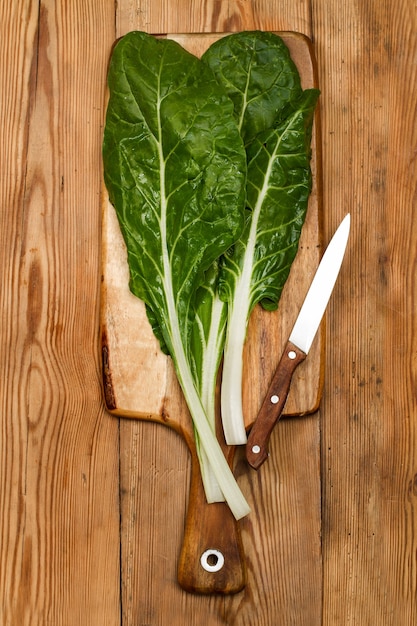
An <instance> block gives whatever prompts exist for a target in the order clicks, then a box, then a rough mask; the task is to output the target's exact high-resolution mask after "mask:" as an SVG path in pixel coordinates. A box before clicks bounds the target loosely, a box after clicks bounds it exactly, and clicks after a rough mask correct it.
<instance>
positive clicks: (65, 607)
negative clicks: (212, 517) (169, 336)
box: [0, 0, 417, 626]
mask: <svg viewBox="0 0 417 626" xmlns="http://www.w3.org/2000/svg"><path fill="white" fill-rule="evenodd" d="M0 18H1V19H0V29H1V37H0V59H1V61H0V63H1V65H0V68H1V69H0V114H1V122H0V129H1V135H0V139H1V141H0V176H1V186H0V198H1V202H0V223H1V230H0V232H1V237H2V246H1V248H0V259H1V262H0V267H1V283H0V300H1V312H2V313H1V325H0V339H1V361H0V364H1V373H0V402H1V404H0V406H1V430H0V445H1V448H0V477H1V479H0V590H1V597H0V624H1V625H2V626H38V625H39V626H49V625H50V626H64V625H65V626H79V625H82V626H119V625H120V626H128V625H129V626H206V625H209V626H216V625H221V624H230V625H237V626H290V625H294V626H319V625H320V626H321V625H323V626H339V625H340V626H345V625H348V624H352V625H353V624H357V625H358V626H367V625H369V626H387V625H391V624H392V625H395V626H412V625H414V624H415V623H416V621H417V593H416V590H417V398H416V392H417V381H416V377H417V312H416V311H417V309H416V306H415V304H414V298H415V297H417V296H416V290H417V283H416V271H417V269H416V258H417V255H416V250H417V230H416V228H415V225H414V220H413V218H414V213H415V209H416V204H417V169H416V157H417V115H416V110H417V108H416V100H417V36H416V35H417V9H416V2H415V0H368V1H366V2H365V1H364V2H355V1H354V0H345V1H344V2H340V0H299V1H298V2H293V1H290V0H276V1H273V0H257V1H255V0H253V1H251V0H235V1H233V0H230V1H227V0H207V1H203V0H200V1H198V2H197V1H194V0H188V1H186V0H172V1H171V2H162V0H119V1H118V2H117V3H115V2H114V1H113V0H95V1H94V2H91V1H88V0H69V1H66V0H39V2H33V1H31V0H11V1H9V2H2V3H1V7H0ZM253 28H257V29H263V30H278V31H282V30H288V31H299V32H302V33H304V34H306V35H308V36H309V37H310V38H311V39H312V40H313V42H314V46H315V51H316V56H317V61H318V73H319V83H320V88H321V91H322V95H321V103H320V106H321V121H322V148H323V239H324V241H325V242H327V241H328V239H329V238H330V235H331V233H332V232H333V231H334V229H335V227H336V226H337V224H338V223H339V221H340V220H341V218H342V217H343V215H344V214H345V213H346V212H347V211H350V212H351V215H352V231H351V240H350V246H349V250H348V253H347V257H346V260H345V263H344V265H343V268H342V273H341V277H340V280H339V282H338V283H337V286H336V289H335V292H334V296H333V298H332V300H331V303H330V306H329V309H328V314H327V326H326V338H327V350H326V358H325V383H324V391H323V398H322V402H321V407H320V410H319V412H317V413H315V414H314V415H312V416H309V417H305V418H301V419H297V420H286V421H284V422H282V423H281V424H280V428H279V430H278V429H277V431H275V432H274V436H273V441H272V444H271V445H272V447H273V457H272V459H271V462H268V468H267V470H265V471H264V472H263V474H262V480H261V479H260V477H259V474H256V473H252V474H250V475H248V473H247V472H246V470H245V469H244V468H243V465H242V464H238V466H237V473H238V474H239V480H240V482H241V484H242V488H243V489H244V490H245V493H246V494H247V496H248V498H249V499H250V500H251V502H252V504H253V506H254V511H253V513H252V514H251V515H250V516H249V517H247V518H245V520H243V522H242V540H243V543H244V548H245V552H246V554H247V566H248V584H247V586H246V589H245V590H244V591H242V592H241V593H239V594H237V595H234V596H229V597H221V596H209V597H207V596H197V595H192V594H188V593H186V592H184V591H183V590H181V589H180V588H179V587H178V585H177V582H176V564H177V559H178V554H179V550H180V545H181V539H182V533H183V526H184V517H185V510H186V505H187V498H188V488H189V480H190V460H189V455H188V452H187V449H186V447H185V444H184V443H183V442H182V441H181V440H180V438H179V437H178V436H177V435H176V434H175V433H173V432H170V431H168V430H167V429H165V428H162V427H160V426H159V425H152V424H148V423H145V424H144V423H141V422H138V421H135V420H124V419H117V418H115V417H113V416H110V415H109V414H108V413H107V412H106V411H105V408H104V404H103V400H102V390H101V364H100V355H99V330H98V329H99V294H100V271H101V264H100V259H101V243H100V220H101V198H100V191H101V180H102V172H101V157H100V152H101V137H102V130H103V118H104V101H105V82H106V69H107V63H108V59H109V54H110V50H111V46H112V44H113V42H114V40H115V38H116V37H118V36H120V35H122V34H124V33H126V32H127V31H129V30H132V29H140V30H146V31H148V32H150V33H165V32H183V33H190V32H227V31H237V30H244V29H253Z"/></svg>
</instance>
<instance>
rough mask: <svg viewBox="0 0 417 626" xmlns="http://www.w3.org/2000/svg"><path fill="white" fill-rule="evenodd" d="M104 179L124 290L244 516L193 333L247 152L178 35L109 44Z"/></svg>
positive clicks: (238, 213) (221, 99) (230, 229)
mask: <svg viewBox="0 0 417 626" xmlns="http://www.w3.org/2000/svg"><path fill="white" fill-rule="evenodd" d="M108 82H109V89H110V98H109V103H108V110H107V117H106V127H105V132H104V141H103V160H104V171H105V182H106V186H107V189H108V191H109V197H110V200H111V202H112V204H113V205H114V206H115V208H116V212H117V216H118V219H119V223H120V227H121V230H122V233H123V236H124V239H125V242H126V246H127V254H128V263H129V270H130V289H131V291H132V292H133V293H134V294H135V295H136V296H138V297H139V298H141V299H142V300H143V301H144V302H145V303H146V306H147V309H148V314H149V317H150V319H151V321H152V325H153V327H154V329H155V331H156V334H157V336H158V337H159V338H161V339H162V340H163V344H162V345H163V346H164V348H165V349H167V350H168V351H169V353H170V355H171V356H172V359H173V362H174V365H175V368H176V372H177V375H178V379H179V382H180V384H181V387H182V390H183V392H184V396H185V398H186V401H187V404H188V406H189V409H190V412H191V415H192V418H193V423H194V427H195V430H196V433H197V437H198V442H199V446H201V447H202V449H203V450H204V454H205V456H206V457H207V459H208V461H209V463H210V466H211V469H212V471H213V473H214V475H215V478H216V480H217V482H218V484H219V487H220V490H221V492H222V493H223V495H224V497H225V499H226V501H227V502H228V504H229V506H230V508H231V509H232V511H233V513H234V515H235V517H236V518H237V519H239V518H240V517H242V516H243V515H246V514H247V513H248V512H249V507H248V505H247V503H246V501H245V499H244V497H243V495H242V493H241V492H240V490H239V488H238V486H237V483H236V481H235V479H234V477H233V474H232V472H231V470H230V468H229V466H228V464H227V461H226V459H225V457H224V455H223V453H222V450H221V448H220V445H219V443H218V441H217V439H216V437H215V433H214V431H213V428H212V426H211V424H210V422H209V420H208V419H207V413H206V410H205V407H204V404H203V401H202V398H201V396H200V391H201V384H199V382H200V383H201V382H202V381H199V379H198V377H199V375H200V374H199V372H202V371H203V369H201V368H200V365H199V364H198V363H202V362H203V360H202V359H201V358H200V357H199V356H198V355H197V356H196V355H195V354H194V355H193V356H191V353H190V344H191V343H193V346H194V350H197V351H198V350H199V347H198V343H196V342H192V340H191V331H192V327H193V324H194V320H195V312H196V309H197V308H198V305H197V303H196V300H195V298H196V294H197V293H198V292H199V289H200V287H201V285H202V284H203V283H204V279H205V276H206V273H207V271H208V270H209V268H210V267H211V266H212V264H213V263H214V262H215V260H216V259H217V258H218V257H219V256H221V255H222V254H224V252H225V251H226V250H227V249H228V248H229V247H230V246H231V244H233V242H234V241H235V240H236V238H237V237H238V235H239V234H240V232H241V230H242V228H243V220H244V201H245V177H246V159H245V151H244V147H243V143H242V139H241V137H240V135H239V131H238V129H237V127H236V123H235V120H234V117H233V105H232V102H231V101H230V99H229V97H228V96H227V95H226V93H225V91H224V89H223V88H222V87H221V86H219V84H218V83H217V81H216V80H215V78H214V76H213V74H212V72H211V70H210V69H209V68H208V67H207V66H206V65H205V64H203V63H202V62H201V61H200V60H198V59H197V58H196V57H194V56H193V55H191V54H189V53H188V52H186V51H185V50H184V49H183V48H181V47H180V46H179V45H178V44H176V43H175V42H173V41H169V40H163V39H161V40H158V39H156V38H154V37H151V36H149V35H147V34H145V33H141V32H132V33H129V34H128V35H126V36H125V37H123V38H122V39H121V40H120V41H119V42H118V44H117V45H116V46H115V48H114V51H113V55H112V59H111V63H110V68H109V77H108Z"/></svg>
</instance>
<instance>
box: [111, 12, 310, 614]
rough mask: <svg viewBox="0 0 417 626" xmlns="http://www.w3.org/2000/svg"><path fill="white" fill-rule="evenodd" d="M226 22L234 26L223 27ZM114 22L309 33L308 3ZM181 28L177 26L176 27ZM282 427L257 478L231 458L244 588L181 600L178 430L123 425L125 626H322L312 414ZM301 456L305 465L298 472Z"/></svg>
mask: <svg viewBox="0 0 417 626" xmlns="http://www.w3.org/2000/svg"><path fill="white" fill-rule="evenodd" d="M243 9H244V11H245V12H246V13H245V15H246V17H245V20H246V21H245V20H244V19H243V18H242V10H243ZM248 11H250V12H251V17H250V19H249V18H248V17H247V12H248ZM226 15H228V16H229V17H233V19H231V20H229V21H228V20H227V17H225V16H226ZM155 16H158V18H157V19H155ZM178 16H180V17H178ZM252 18H253V19H252ZM117 23H118V25H119V32H118V34H120V35H121V34H123V33H124V32H127V31H128V30H132V29H134V28H140V29H143V30H147V31H148V32H174V30H177V31H180V32H183V33H186V32H202V31H206V32H207V31H224V30H237V29H239V28H253V27H259V28H264V29H265V30H266V29H270V30H283V29H285V30H298V31H303V32H305V33H306V34H307V35H309V34H310V30H309V28H310V20H309V4H308V3H307V2H304V3H301V4H297V5H296V6H294V5H293V3H292V4H291V6H290V5H288V6H285V7H283V8H282V12H281V13H280V14H279V15H278V14H277V12H276V10H275V7H274V6H272V3H271V2H263V3H258V5H257V8H256V11H255V10H254V7H253V5H252V3H244V4H243V3H237V2H235V3H234V2H224V3H223V2H222V3H221V4H220V3H204V4H201V3H198V6H197V3H194V2H191V3H187V4H186V6H185V5H184V4H183V3H178V6H177V4H175V6H174V5H170V7H169V8H168V7H166V6H163V5H162V4H160V3H148V2H141V3H140V4H138V3H130V2H121V3H119V5H118V19H117ZM178 24H179V25H180V26H181V28H174V27H177V26H178ZM281 426H282V428H281V429H280V433H279V435H278V434H277V435H276V436H275V435H274V436H273V441H272V447H273V450H272V453H273V455H274V459H275V460H276V461H275V462H274V463H271V464H270V467H269V468H268V473H267V475H263V477H262V479H261V480H260V479H259V474H256V473H253V474H251V475H249V476H248V475H247V472H246V470H245V471H243V469H242V463H241V462H240V461H238V464H237V473H238V474H239V480H240V481H241V483H242V486H243V488H244V490H245V492H246V493H248V494H249V499H250V500H251V502H252V504H253V503H256V504H255V505H254V504H253V505H254V513H253V514H251V516H250V518H248V520H250V521H249V522H247V523H246V522H245V525H243V526H242V536H243V539H244V544H245V546H244V547H245V553H246V554H247V555H248V570H249V571H248V585H247V588H246V590H245V591H244V592H242V593H240V594H237V595H235V596H232V597H229V598H221V597H220V596H213V597H205V596H199V595H195V594H189V593H185V592H184V591H182V590H181V589H180V588H179V587H178V585H177V583H176V570H175V567H174V565H173V564H174V562H175V560H176V559H177V558H178V554H179V550H180V541H181V534H182V532H183V522H184V518H185V511H186V507H187V502H188V489H189V480H190V459H189V457H188V454H187V450H186V447H185V446H184V445H181V443H180V442H181V440H180V439H179V438H178V436H177V435H176V434H175V433H173V432H169V431H168V430H167V429H165V428H160V427H159V426H158V425H154V424H149V423H142V422H140V421H138V420H123V419H122V420H121V481H122V483H121V488H122V492H121V493H122V500H121V504H122V615H123V623H124V624H135V623H137V622H138V621H139V620H141V621H146V620H148V621H149V623H155V624H165V623H168V621H167V620H169V623H170V624H184V623H187V624H190V625H192V624H198V625H199V624H201V625H202V624H206V623H210V624H223V623H228V624H238V623H239V624H243V623H247V624H257V625H258V624H259V625H260V626H262V625H264V624H265V625H266V624H271V623H297V624H300V625H303V624H305V625H306V626H307V625H308V626H313V625H314V626H316V625H317V626H318V624H320V620H321V617H320V615H321V600H320V598H321V586H320V584H318V581H320V580H321V557H320V479H319V425H318V417H317V416H315V417H309V418H306V419H299V420H298V421H297V425H296V426H294V425H293V423H292V422H289V421H287V422H282V424H281ZM174 448H175V454H174V455H173V449H174ZM299 455H301V456H302V457H303V459H305V462H303V465H302V468H301V469H300V467H299V464H298V459H299V458H300V457H299ZM283 468H285V470H284V469H283ZM277 489H279V500H277V493H276V492H277ZM271 505H272V509H271V508H269V509H268V507H271ZM268 510H269V513H268ZM289 518H291V520H292V521H291V527H292V528H293V531H291V532H289V526H288V524H287V521H288V519H289ZM306 519H308V524H306V523H305V520H306ZM161 520H162V521H165V525H164V527H163V529H161V528H160V526H159V525H158V523H160V521H161ZM168 520H169V521H168ZM292 532H294V535H292ZM306 559H307V563H308V565H307V566H306Z"/></svg>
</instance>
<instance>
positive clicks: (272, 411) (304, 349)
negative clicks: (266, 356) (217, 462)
mask: <svg viewBox="0 0 417 626" xmlns="http://www.w3.org/2000/svg"><path fill="white" fill-rule="evenodd" d="M349 230H350V214H349V213H348V214H347V215H346V216H345V218H344V219H343V221H342V222H341V224H340V225H339V227H338V229H337V230H336V232H335V233H334V235H333V238H332V240H331V241H330V243H329V245H328V246H327V249H326V251H325V253H324V255H323V257H322V259H321V261H320V264H319V266H318V268H317V271H316V273H315V275H314V278H313V281H312V283H311V285H310V288H309V290H308V292H307V295H306V297H305V300H304V302H303V305H302V307H301V309H300V312H299V314H298V317H297V320H296V322H295V324H294V326H293V329H292V331H291V334H290V336H289V339H288V341H287V344H286V346H285V349H284V352H283V354H282V357H281V360H280V361H279V363H278V367H277V369H276V371H275V374H274V377H273V379H272V381H271V384H270V386H269V388H268V392H267V394H266V396H265V400H264V401H263V403H262V406H261V408H260V411H259V413H258V416H257V418H256V420H255V422H254V424H253V426H252V428H251V431H250V433H249V436H248V441H247V443H246V459H247V461H248V463H249V465H251V467H253V468H254V469H259V467H260V466H261V465H262V463H264V461H266V459H267V458H268V443H269V437H270V435H271V432H272V430H273V428H274V426H275V424H276V422H277V421H278V420H279V418H280V416H281V413H282V410H283V408H284V406H285V402H286V400H287V396H288V392H289V389H290V385H291V379H292V376H293V374H294V371H295V369H296V367H297V366H298V365H299V364H300V363H301V362H302V361H304V359H305V358H306V357H307V354H308V352H309V350H310V348H311V344H312V343H313V339H314V337H315V335H316V333H317V330H318V328H319V326H320V323H321V320H322V317H323V315H324V311H325V310H326V306H327V303H328V302H329V299H330V296H331V294H332V291H333V287H334V284H335V282H336V279H337V276H338V274H339V270H340V267H341V265H342V261H343V257H344V254H345V250H346V245H347V241H348V238H349Z"/></svg>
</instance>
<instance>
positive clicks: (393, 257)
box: [315, 0, 417, 626]
mask: <svg viewBox="0 0 417 626" xmlns="http://www.w3.org/2000/svg"><path fill="white" fill-rule="evenodd" d="M319 5H320V6H319ZM341 9H342V7H341V6H337V5H336V4H335V3H334V4H333V5H332V6H330V5H328V4H327V5H326V7H324V4H323V5H321V4H320V3H317V12H316V15H315V17H316V24H317V28H318V29H319V31H318V32H317V37H319V34H320V32H321V33H323V34H324V33H325V34H326V39H324V35H322V36H321V38H320V40H321V42H322V44H321V46H319V49H318V55H319V59H320V65H321V67H322V72H321V76H322V79H323V82H322V87H323V91H324V93H325V94H326V96H325V102H324V106H323V109H322V111H323V137H324V154H325V157H324V170H325V171H326V176H325V184H324V202H325V204H326V205H327V206H329V207H333V212H332V213H330V212H328V213H327V216H326V217H327V219H326V224H327V227H328V228H329V227H330V228H331V227H332V225H333V224H335V223H337V220H338V219H339V217H340V216H341V215H342V213H343V212H344V211H345V210H346V208H347V207H349V208H350V209H351V210H352V217H353V222H352V225H353V226H352V235H351V243H352V245H351V248H350V253H349V256H348V257H347V262H346V264H345V267H344V271H343V274H342V276H341V281H340V283H339V286H338V288H337V291H336V293H335V299H334V300H333V305H332V309H331V311H330V314H329V321H330V324H329V328H328V334H329V337H331V343H332V345H333V348H334V349H333V350H331V351H329V353H328V359H327V367H326V371H327V372H328V378H327V385H326V391H325V395H324V401H323V420H322V424H323V445H322V450H323V507H324V508H323V556H324V585H325V590H326V593H325V596H324V607H323V611H324V613H323V615H324V618H323V623H324V624H326V625H329V626H330V625H333V624H335V623H341V624H343V623H353V624H378V625H380V624H381V625H382V624H383V625H384V626H385V625H388V624H389V625H390V624H404V625H409V624H413V623H414V622H415V621H416V619H417V614H416V596H415V589H416V584H417V576H416V573H417V570H416V556H415V555H416V540H417V526H416V519H417V518H416V505H417V502H416V498H415V489H414V485H415V475H416V468H417V448H416V427H417V423H416V395H415V392H416V385H415V374H416V368H415V365H416V360H415V355H416V344H415V337H416V312H415V311H416V308H415V298H416V290H415V288H416V282H415V281H416V265H415V260H416V250H417V247H416V233H415V227H414V224H415V211H416V189H417V169H416V160H415V159H416V147H417V143H416V139H417V135H416V130H417V124H416V122H417V118H416V107H415V97H416V87H417V77H416V67H417V41H416V36H415V35H416V32H417V30H416V26H417V14H416V6H415V3H411V2H407V1H404V0H403V1H401V2H383V3H379V2H376V1H373V2H368V3H365V4H363V5H360V6H359V5H358V6H356V7H354V6H353V4H351V3H347V4H344V5H343V9H342V13H341ZM348 138H349V139H348ZM348 143H350V145H351V148H350V149H349V150H346V148H347V145H348ZM335 179H336V180H337V179H339V180H342V181H343V186H342V187H340V186H335V185H333V184H332V182H331V181H332V180H335ZM342 285H343V286H344V287H342Z"/></svg>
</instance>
